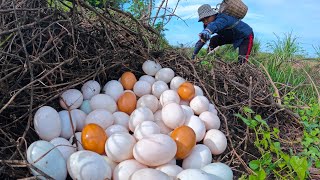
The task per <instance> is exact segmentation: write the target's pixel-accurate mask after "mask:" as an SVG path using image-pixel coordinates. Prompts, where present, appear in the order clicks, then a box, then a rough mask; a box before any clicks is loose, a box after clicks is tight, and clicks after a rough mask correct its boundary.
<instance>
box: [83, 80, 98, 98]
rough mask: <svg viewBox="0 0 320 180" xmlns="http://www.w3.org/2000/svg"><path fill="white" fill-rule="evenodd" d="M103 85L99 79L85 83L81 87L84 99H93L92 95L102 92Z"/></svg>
mask: <svg viewBox="0 0 320 180" xmlns="http://www.w3.org/2000/svg"><path fill="white" fill-rule="evenodd" d="M100 90H101V86H100V84H99V83H98V82H97V81H94V80H89V81H87V82H85V83H84V84H83V86H82V87H81V92H82V94H83V99H84V100H88V99H91V98H92V96H94V95H97V94H99V93H100Z"/></svg>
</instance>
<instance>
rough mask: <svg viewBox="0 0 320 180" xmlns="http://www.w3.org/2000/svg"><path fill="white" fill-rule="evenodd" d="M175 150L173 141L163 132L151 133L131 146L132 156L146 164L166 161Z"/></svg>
mask: <svg viewBox="0 0 320 180" xmlns="http://www.w3.org/2000/svg"><path fill="white" fill-rule="evenodd" d="M176 152H177V145H176V143H175V141H174V140H173V139H172V138H171V137H170V136H168V135H165V134H152V135H150V136H148V137H145V138H143V139H141V140H139V141H138V142H137V143H136V145H135V146H134V148H133V156H134V158H135V159H136V160H137V161H138V162H140V163H142V164H145V165H147V166H159V165H162V164H166V163H168V162H169V161H170V160H171V159H173V158H174V157H175V155H176Z"/></svg>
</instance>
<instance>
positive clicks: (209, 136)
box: [203, 129, 227, 155]
mask: <svg viewBox="0 0 320 180" xmlns="http://www.w3.org/2000/svg"><path fill="white" fill-rule="evenodd" d="M203 144H204V145H206V146H207V147H208V148H209V149H210V151H211V153H212V154H213V155H219V154H221V153H223V152H224V151H225V150H226V148H227V138H226V136H225V135H224V134H223V133H222V132H221V131H219V130H217V129H211V130H209V131H207V133H206V135H205V137H204V139H203Z"/></svg>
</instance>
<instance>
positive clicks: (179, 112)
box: [161, 103, 185, 129]
mask: <svg viewBox="0 0 320 180" xmlns="http://www.w3.org/2000/svg"><path fill="white" fill-rule="evenodd" d="M161 114H162V121H163V122H164V124H165V125H166V126H167V127H169V128H171V129H175V128H177V127H179V126H182V125H183V124H184V122H185V115H184V111H183V109H182V107H181V106H180V105H179V104H177V103H170V104H168V105H166V106H165V107H164V108H163V109H162V112H161Z"/></svg>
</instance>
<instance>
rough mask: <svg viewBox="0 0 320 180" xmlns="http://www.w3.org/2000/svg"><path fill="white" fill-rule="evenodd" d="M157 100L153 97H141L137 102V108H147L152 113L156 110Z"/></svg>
mask: <svg viewBox="0 0 320 180" xmlns="http://www.w3.org/2000/svg"><path fill="white" fill-rule="evenodd" d="M158 105H159V100H158V99H157V97H155V96H154V95H150V94H147V95H143V96H142V97H141V98H139V100H138V101H137V108H139V107H147V108H149V109H150V110H151V111H152V112H153V113H154V112H156V111H157V110H158Z"/></svg>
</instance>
